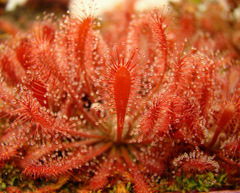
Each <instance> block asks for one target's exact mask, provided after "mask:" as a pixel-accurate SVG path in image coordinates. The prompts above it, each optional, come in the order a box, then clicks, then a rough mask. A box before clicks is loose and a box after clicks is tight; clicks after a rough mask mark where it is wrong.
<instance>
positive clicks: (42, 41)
mask: <svg viewBox="0 0 240 193" xmlns="http://www.w3.org/2000/svg"><path fill="white" fill-rule="evenodd" d="M185 4H186V5H187V6H190V5H189V4H187V3H186V2H185ZM134 5H135V1H134V0H131V1H127V2H126V3H125V4H124V6H122V7H121V8H119V10H114V11H112V12H107V13H105V14H104V15H103V16H102V19H100V18H99V17H98V16H96V14H95V8H93V7H94V6H92V5H90V6H85V7H84V8H81V7H77V6H76V7H75V9H73V10H74V11H70V12H69V13H67V14H66V15H64V16H63V17H62V18H59V19H56V18H55V17H54V16H52V15H46V16H45V17H44V18H43V19H39V20H37V21H35V22H34V23H33V24H32V26H31V28H30V29H29V30H27V31H26V32H19V33H18V34H17V35H15V36H12V37H9V38H8V39H7V40H6V41H4V42H2V43H1V45H0V52H1V54H0V117H1V119H0V120H1V128H0V164H1V167H4V165H6V164H9V163H11V164H14V165H15V166H16V167H18V168H19V170H21V171H22V174H21V176H22V177H24V178H28V179H34V180H37V179H41V180H43V181H44V180H46V181H54V182H57V181H59V180H60V179H61V178H62V177H63V176H69V177H68V180H71V178H73V179H75V181H77V182H78V187H79V189H81V190H86V191H87V190H89V191H91V190H92V191H97V190H106V189H107V188H109V187H114V186H117V187H119V186H120V185H121V186H123V187H122V188H123V189H124V191H125V192H127V191H128V190H127V189H126V188H125V186H127V184H128V183H131V191H132V192H137V193H140V192H143V193H146V192H159V191H160V190H161V183H160V182H161V179H162V178H165V179H168V181H169V182H171V181H173V180H174V179H175V178H176V177H178V176H182V175H183V176H185V177H186V178H191V177H194V176H195V175H204V174H209V173H211V174H212V175H213V176H218V175H220V173H221V172H224V173H226V175H227V176H228V179H229V180H232V181H231V182H233V183H239V179H240V168H239V167H240V164H239V160H240V153H239V152H240V124H239V120H240V97H239V95H240V78H239V77H240V68H239V65H238V61H237V57H236V52H235V51H234V50H233V49H232V48H231V47H230V46H229V45H230V43H229V44H227V43H226V42H227V38H226V37H225V36H224V34H223V35H222V38H221V39H220V40H219V38H216V37H214V36H212V35H211V34H210V35H209V34H208V35H206V34H205V32H206V29H208V30H209V25H208V23H207V18H204V17H203V18H202V23H201V26H200V27H199V25H196V24H195V23H194V22H195V21H194V19H196V18H195V17H194V16H195V15H194V11H193V12H192V11H189V10H190V9H189V10H187V9H185V10H184V9H183V10H182V11H181V12H179V13H178V14H175V12H174V9H171V7H170V6H169V7H168V6H164V7H162V8H156V9H153V10H149V11H145V12H138V11H135V9H134ZM190 8H191V7H190ZM210 18H211V17H210ZM204 19H205V20H204ZM208 22H211V21H208ZM210 24H211V23H210ZM212 26H213V23H212ZM213 27H214V26H213ZM212 30H214V29H212ZM224 38H225V39H224ZM219 41H220V42H222V44H221V43H219ZM224 41H225V44H224ZM223 44H224V45H223ZM224 46H225V47H224ZM227 50H228V51H227ZM213 178H214V177H213ZM120 182H121V183H120Z"/></svg>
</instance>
